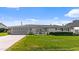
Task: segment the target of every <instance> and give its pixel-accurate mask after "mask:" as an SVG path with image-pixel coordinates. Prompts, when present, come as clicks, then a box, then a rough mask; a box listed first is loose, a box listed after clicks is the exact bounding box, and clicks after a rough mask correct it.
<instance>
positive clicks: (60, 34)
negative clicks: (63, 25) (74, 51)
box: [49, 32, 73, 36]
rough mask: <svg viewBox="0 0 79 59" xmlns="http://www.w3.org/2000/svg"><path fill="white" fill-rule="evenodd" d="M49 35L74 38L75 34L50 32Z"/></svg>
mask: <svg viewBox="0 0 79 59" xmlns="http://www.w3.org/2000/svg"><path fill="white" fill-rule="evenodd" d="M49 35H56V36H72V35H73V32H50V33H49Z"/></svg>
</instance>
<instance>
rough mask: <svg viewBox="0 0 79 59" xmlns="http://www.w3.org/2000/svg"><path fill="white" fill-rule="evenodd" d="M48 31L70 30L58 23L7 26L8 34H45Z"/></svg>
mask: <svg viewBox="0 0 79 59" xmlns="http://www.w3.org/2000/svg"><path fill="white" fill-rule="evenodd" d="M50 32H71V29H70V28H68V27H64V26H58V25H24V26H13V27H9V31H8V33H9V34H13V35H17V34H18V35H25V34H30V33H32V34H47V33H50Z"/></svg>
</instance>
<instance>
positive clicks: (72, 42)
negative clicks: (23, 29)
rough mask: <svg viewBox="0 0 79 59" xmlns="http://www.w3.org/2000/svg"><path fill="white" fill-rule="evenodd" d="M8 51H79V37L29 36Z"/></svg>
mask: <svg viewBox="0 0 79 59" xmlns="http://www.w3.org/2000/svg"><path fill="white" fill-rule="evenodd" d="M7 50H8V51H69V50H70V51H74V50H75V51H77V50H78V51H79V36H49V35H28V36H26V37H24V38H23V39H22V40H20V41H19V42H17V43H15V44H14V45H13V46H11V47H10V48H8V49H7Z"/></svg>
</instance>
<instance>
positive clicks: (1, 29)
mask: <svg viewBox="0 0 79 59" xmlns="http://www.w3.org/2000/svg"><path fill="white" fill-rule="evenodd" d="M7 30H8V27H7V26H5V25H4V24H2V23H0V32H7Z"/></svg>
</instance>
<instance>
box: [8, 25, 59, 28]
mask: <svg viewBox="0 0 79 59" xmlns="http://www.w3.org/2000/svg"><path fill="white" fill-rule="evenodd" d="M14 27H15V28H17V27H28V28H29V27H30V28H60V27H61V26H59V25H22V26H11V27H8V28H14Z"/></svg>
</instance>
